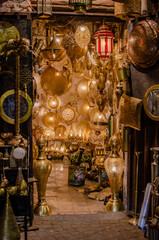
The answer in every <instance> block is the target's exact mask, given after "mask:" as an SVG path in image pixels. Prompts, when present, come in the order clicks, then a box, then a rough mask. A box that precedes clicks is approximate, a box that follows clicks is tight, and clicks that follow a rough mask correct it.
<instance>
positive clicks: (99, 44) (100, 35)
mask: <svg viewBox="0 0 159 240" xmlns="http://www.w3.org/2000/svg"><path fill="white" fill-rule="evenodd" d="M94 38H95V41H96V43H95V51H96V53H97V55H98V56H99V57H100V58H103V59H107V58H109V57H110V55H111V54H112V53H113V39H114V38H115V37H114V34H113V33H112V32H111V31H110V29H109V28H108V27H107V26H105V25H102V26H101V27H100V28H99V29H98V31H97V32H96V33H95V35H94Z"/></svg>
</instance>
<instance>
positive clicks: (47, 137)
mask: <svg viewBox="0 0 159 240" xmlns="http://www.w3.org/2000/svg"><path fill="white" fill-rule="evenodd" d="M54 135H55V132H54V131H53V130H52V129H50V128H46V129H44V138H45V140H47V141H49V140H52V139H53V138H54Z"/></svg>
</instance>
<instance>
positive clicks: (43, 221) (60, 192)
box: [21, 162, 144, 240]
mask: <svg viewBox="0 0 159 240" xmlns="http://www.w3.org/2000/svg"><path fill="white" fill-rule="evenodd" d="M52 166H53V168H52V172H51V175H50V177H49V180H48V185H47V193H46V199H47V202H48V204H49V205H50V206H51V208H52V214H51V215H50V216H46V217H37V216H35V217H34V221H33V227H34V228H39V230H37V231H29V232H28V240H44V239H47V240H65V239H69V240H143V239H144V233H143V232H142V231H141V230H140V229H138V227H134V226H132V225H130V224H128V218H127V216H126V214H125V213H124V212H119V213H107V212H105V210H104V207H105V206H104V204H103V201H97V200H92V199H89V198H88V197H87V196H86V195H84V194H83V193H81V192H79V191H78V189H79V188H75V187H72V186H69V185H68V181H67V179H68V167H67V166H65V165H63V163H60V162H57V163H52ZM86 184H89V182H86ZM34 189H35V194H34V200H35V202H36V201H37V192H36V188H34ZM21 239H22V240H23V239H24V233H22V237H21Z"/></svg>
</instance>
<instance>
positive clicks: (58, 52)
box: [42, 33, 66, 61]
mask: <svg viewBox="0 0 159 240" xmlns="http://www.w3.org/2000/svg"><path fill="white" fill-rule="evenodd" d="M59 42H60V40H59V38H57V37H56V33H54V35H53V40H52V41H51V43H50V44H49V45H48V46H47V47H46V48H45V49H44V50H42V54H43V56H44V58H46V59H47V60H49V61H60V60H62V59H63V58H64V57H65V55H66V51H65V49H64V48H63V47H61V46H60V44H59Z"/></svg>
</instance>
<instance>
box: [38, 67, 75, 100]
mask: <svg viewBox="0 0 159 240" xmlns="http://www.w3.org/2000/svg"><path fill="white" fill-rule="evenodd" d="M41 86H42V88H43V89H44V90H45V91H46V92H47V93H48V94H50V95H52V96H54V95H57V96H59V95H62V94H64V93H65V92H66V91H68V89H69V88H70V86H71V78H70V76H69V75H68V72H67V70H66V69H64V68H63V70H62V71H58V70H56V69H55V68H54V67H51V66H48V67H47V68H46V69H45V70H44V71H43V72H42V75H41Z"/></svg>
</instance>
